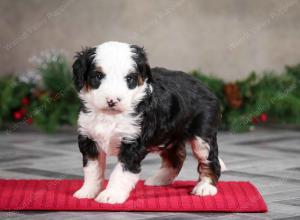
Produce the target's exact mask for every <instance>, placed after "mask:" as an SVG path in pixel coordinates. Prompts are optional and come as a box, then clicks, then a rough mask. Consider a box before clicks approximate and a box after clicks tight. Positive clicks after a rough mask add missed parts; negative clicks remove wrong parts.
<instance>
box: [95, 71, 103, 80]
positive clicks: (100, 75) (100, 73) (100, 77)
mask: <svg viewBox="0 0 300 220" xmlns="http://www.w3.org/2000/svg"><path fill="white" fill-rule="evenodd" d="M104 76H105V75H104V73H102V72H97V74H96V78H97V79H99V80H101V79H103V78H104Z"/></svg>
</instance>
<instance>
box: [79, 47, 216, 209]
mask: <svg viewBox="0 0 300 220" xmlns="http://www.w3.org/2000/svg"><path fill="white" fill-rule="evenodd" d="M73 73H74V83H75V87H76V89H77V90H78V93H79V97H80V100H81V103H82V106H81V110H80V113H79V118H78V132H79V135H78V144H79V149H80V151H81V153H82V156H83V171H84V184H83V186H82V187H81V188H80V189H79V190H78V191H77V192H75V193H74V196H75V197H76V198H95V200H96V201H97V202H102V203H111V204H114V203H123V202H124V201H126V199H127V198H128V197H129V195H130V192H131V190H132V189H133V188H134V187H135V184H136V183H137V181H138V179H139V173H140V171H141V161H142V160H143V159H144V158H145V156H146V155H147V154H148V153H150V152H154V151H155V152H159V153H160V156H161V158H162V164H161V167H160V169H159V170H158V172H157V173H156V174H155V175H154V176H153V177H151V178H149V179H148V180H146V181H145V184H146V185H166V184H170V183H172V181H173V180H174V179H175V177H176V176H177V175H178V173H179V171H180V169H181V167H182V165H183V161H184V159H185V156H186V151H185V147H186V146H191V148H192V151H193V153H194V156H195V157H196V158H197V160H198V164H199V166H198V172H199V174H200V177H199V182H198V183H197V185H196V186H195V187H194V189H193V191H192V193H193V194H195V195H199V196H205V195H215V194H216V193H217V188H216V186H215V185H216V183H217V181H218V179H219V177H220V170H221V166H220V163H221V162H220V161H219V158H218V145H217V130H218V125H219V122H220V117H221V115H220V109H219V103H218V100H217V98H216V97H215V95H213V94H212V93H211V92H210V91H209V90H208V89H207V88H206V87H205V86H204V85H203V84H202V83H201V82H199V80H197V79H194V78H193V77H192V76H190V75H188V74H185V73H183V72H179V71H170V70H167V69H163V68H153V69H151V68H150V67H149V64H148V60H147V56H146V54H145V51H144V50H143V48H141V47H138V46H136V45H130V44H126V43H120V42H106V43H103V44H101V45H99V46H96V47H93V48H87V49H84V50H83V51H81V52H79V53H78V54H77V56H76V60H75V62H74V64H73ZM106 155H117V157H118V163H117V165H116V167H115V168H114V170H113V172H112V174H111V175H110V178H109V182H108V185H107V187H106V189H104V188H103V184H102V183H103V180H104V171H105V164H106ZM221 165H222V163H221Z"/></svg>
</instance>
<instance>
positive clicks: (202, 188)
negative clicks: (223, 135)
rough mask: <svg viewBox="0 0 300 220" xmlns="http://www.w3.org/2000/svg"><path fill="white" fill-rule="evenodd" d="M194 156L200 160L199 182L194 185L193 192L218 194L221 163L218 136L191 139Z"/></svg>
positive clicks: (203, 194)
mask: <svg viewBox="0 0 300 220" xmlns="http://www.w3.org/2000/svg"><path fill="white" fill-rule="evenodd" d="M191 146H192V151H193V154H194V156H195V157H196V158H197V160H198V172H199V174H200V177H199V182H198V183H197V185H196V186H195V187H194V189H193V191H192V194H194V195H199V196H207V195H211V196H213V195H215V194H217V188H216V183H217V182H218V179H219V177H220V163H219V159H218V146H217V140H216V137H212V138H206V139H205V140H204V139H202V138H200V137H195V138H194V139H193V140H191Z"/></svg>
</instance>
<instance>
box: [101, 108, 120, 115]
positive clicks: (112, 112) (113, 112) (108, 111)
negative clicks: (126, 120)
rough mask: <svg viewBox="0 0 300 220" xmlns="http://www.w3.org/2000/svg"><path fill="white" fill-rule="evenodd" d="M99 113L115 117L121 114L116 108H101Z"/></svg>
mask: <svg viewBox="0 0 300 220" xmlns="http://www.w3.org/2000/svg"><path fill="white" fill-rule="evenodd" d="M101 112H103V113H104V114H108V115H116V114H120V113H122V111H121V110H120V109H116V108H102V109H101Z"/></svg>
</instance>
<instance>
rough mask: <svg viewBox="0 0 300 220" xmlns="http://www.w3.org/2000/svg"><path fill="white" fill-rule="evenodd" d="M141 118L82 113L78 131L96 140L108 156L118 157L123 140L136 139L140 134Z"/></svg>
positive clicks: (125, 115) (126, 115) (127, 115)
mask: <svg viewBox="0 0 300 220" xmlns="http://www.w3.org/2000/svg"><path fill="white" fill-rule="evenodd" d="M138 120H139V117H132V116H130V115H129V114H117V115H107V114H103V113H95V112H89V113H83V112H80V114H79V118H78V130H79V133H80V134H82V135H86V136H87V137H89V138H91V139H92V140H94V141H95V142H96V143H97V145H98V147H99V148H100V149H101V150H103V151H104V152H105V153H106V154H108V155H116V154H117V153H118V149H119V147H120V143H121V140H122V138H125V139H126V140H130V139H131V140H132V139H134V138H135V137H136V136H137V135H138V134H140V126H139V125H138Z"/></svg>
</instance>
